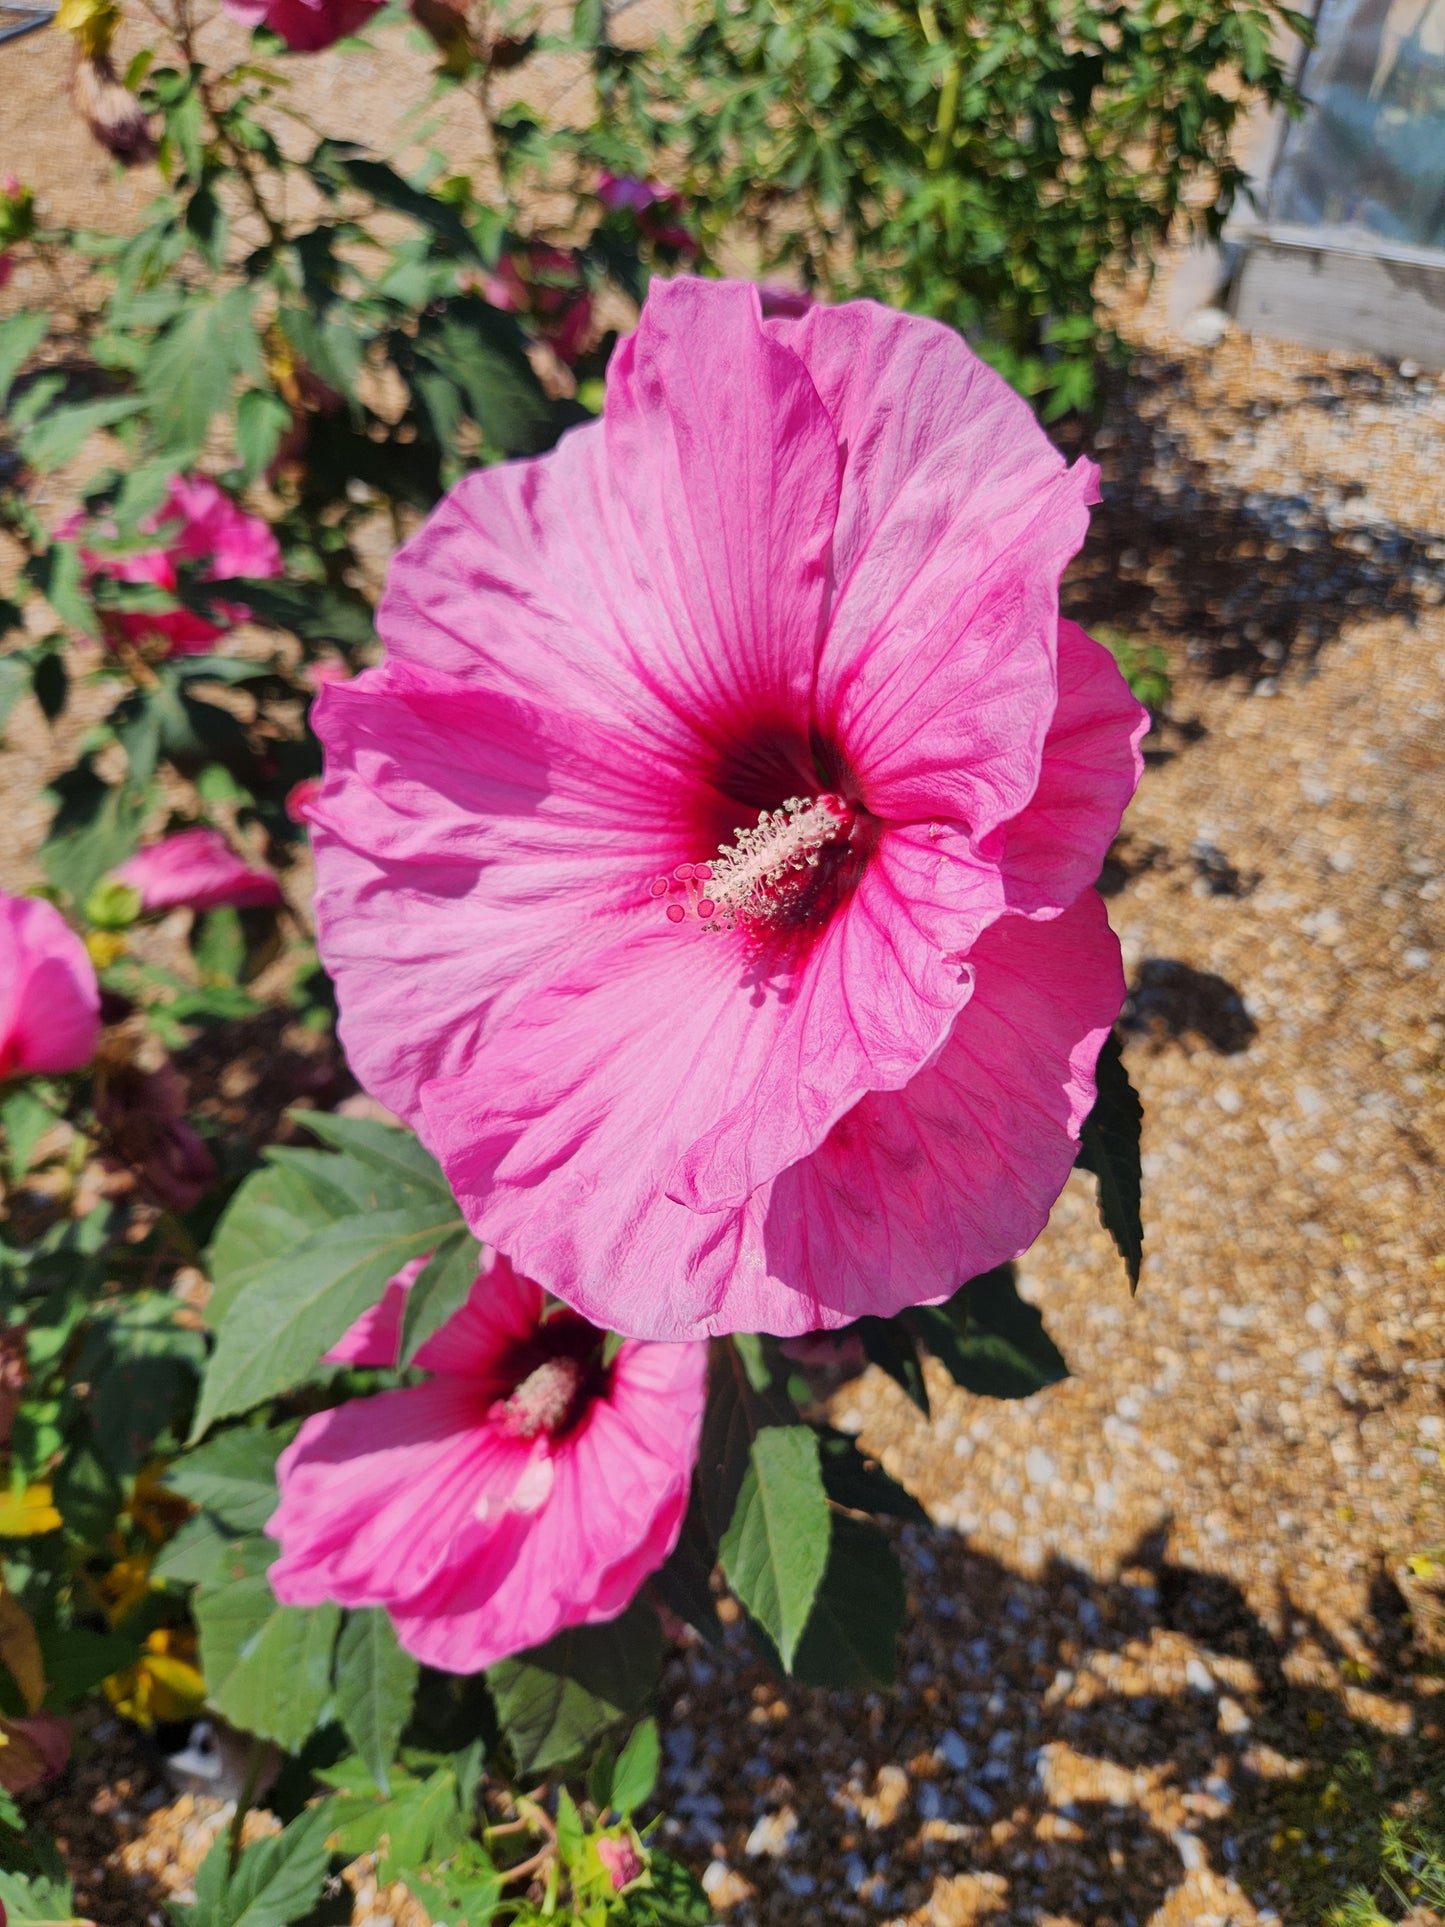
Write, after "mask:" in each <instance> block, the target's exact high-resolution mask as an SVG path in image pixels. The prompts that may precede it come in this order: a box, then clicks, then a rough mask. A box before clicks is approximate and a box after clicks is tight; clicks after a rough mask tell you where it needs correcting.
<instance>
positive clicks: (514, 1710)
mask: <svg viewBox="0 0 1445 1927" xmlns="http://www.w3.org/2000/svg"><path fill="white" fill-rule="evenodd" d="M661 1664H662V1632H661V1629H660V1627H659V1626H658V1623H657V1614H656V1613H655V1612H654V1611H653V1610H652V1608H651V1607H650V1606H648V1605H646V1604H645V1603H643V1602H642V1601H637V1600H635V1601H634V1602H633V1604H632V1605H630V1606H629V1607H628V1608H627V1611H626V1612H625V1613H623V1614H622V1615H621V1616H620V1617H619V1618H617V1619H613V1620H609V1621H608V1622H607V1623H606V1624H605V1625H600V1626H573V1627H570V1628H569V1629H568V1630H567V1631H566V1632H563V1633H558V1635H557V1637H556V1638H555V1639H551V1640H549V1641H548V1642H547V1644H546V1645H545V1646H538V1647H537V1648H535V1650H534V1651H532V1652H530V1653H524V1654H522V1655H521V1656H520V1657H519V1658H517V1659H504V1660H502V1661H500V1662H499V1663H498V1664H497V1665H495V1666H492V1667H490V1668H489V1669H488V1671H487V1684H488V1686H489V1687H490V1688H491V1693H492V1698H493V1700H494V1701H495V1702H496V1707H497V1718H498V1720H499V1721H500V1722H501V1726H502V1730H503V1732H504V1733H505V1734H506V1737H507V1741H508V1743H509V1745H510V1746H511V1749H512V1754H513V1758H514V1759H515V1760H516V1763H517V1771H518V1772H519V1773H522V1774H524V1775H527V1776H531V1775H533V1774H540V1773H547V1772H550V1771H551V1770H552V1768H554V1767H559V1766H565V1765H566V1764H567V1763H568V1762H569V1761H571V1760H574V1759H576V1758H577V1756H578V1755H579V1754H580V1753H583V1752H585V1751H586V1749H587V1748H588V1747H589V1746H591V1744H592V1743H593V1741H595V1740H596V1739H598V1738H599V1736H600V1735H601V1734H603V1733H605V1732H606V1731H607V1729H608V1728H609V1727H611V1726H616V1725H617V1724H619V1723H620V1722H621V1721H623V1720H627V1719H635V1718H636V1717H637V1715H638V1714H639V1713H640V1712H641V1711H642V1708H643V1706H644V1704H645V1703H646V1701H647V1699H648V1698H649V1696H650V1695H651V1693H652V1690H653V1688H654V1686H655V1685H656V1683H657V1676H658V1672H659V1670H660V1668H661Z"/></svg>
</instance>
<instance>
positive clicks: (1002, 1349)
mask: <svg viewBox="0 0 1445 1927" xmlns="http://www.w3.org/2000/svg"><path fill="white" fill-rule="evenodd" d="M907 1316H908V1318H909V1321H910V1323H912V1325H913V1327H914V1329H915V1330H916V1331H917V1333H918V1335H919V1337H920V1339H921V1340H922V1341H923V1343H924V1344H925V1345H926V1346H927V1347H928V1349H929V1351H931V1352H932V1353H933V1355H934V1357H935V1358H936V1359H937V1360H938V1362H939V1364H940V1365H942V1366H943V1368H944V1370H945V1371H947V1372H948V1374H949V1376H950V1377H951V1378H952V1379H953V1380H954V1382H955V1384H958V1385H962V1386H963V1388H964V1389H965V1391H969V1392H974V1393H976V1394H977V1395H978V1396H979V1397H981V1398H1030V1397H1032V1395H1033V1394H1034V1393H1035V1392H1041V1391H1042V1390H1043V1389H1044V1387H1045V1386H1046V1385H1057V1384H1058V1382H1059V1380H1060V1379H1064V1378H1067V1377H1068V1375H1069V1368H1068V1366H1067V1365H1066V1364H1065V1363H1064V1358H1063V1354H1062V1353H1061V1352H1060V1351H1059V1348H1058V1346H1057V1345H1055V1343H1054V1341H1053V1340H1052V1339H1051V1338H1050V1337H1049V1335H1048V1333H1047V1331H1045V1329H1044V1321H1043V1315H1042V1314H1041V1313H1040V1312H1039V1311H1038V1310H1036V1309H1035V1307H1034V1306H1033V1305H1030V1304H1029V1303H1028V1302H1027V1301H1026V1300H1025V1299H1023V1298H1020V1297H1019V1294H1018V1288H1017V1286H1016V1284H1015V1282H1014V1267H1013V1266H1012V1264H1007V1265H999V1266H997V1267H996V1268H995V1269H994V1270H993V1271H986V1272H984V1273H983V1274H982V1275H981V1276H980V1277H978V1278H975V1279H973V1280H972V1281H971V1282H970V1283H969V1284H966V1285H965V1286H964V1288H963V1290H962V1291H960V1292H957V1293H955V1294H954V1296H953V1297H952V1298H951V1299H950V1300H949V1302H948V1303H947V1305H919V1306H916V1307H915V1308H914V1309H913V1310H912V1311H911V1312H909V1313H908V1314H907Z"/></svg>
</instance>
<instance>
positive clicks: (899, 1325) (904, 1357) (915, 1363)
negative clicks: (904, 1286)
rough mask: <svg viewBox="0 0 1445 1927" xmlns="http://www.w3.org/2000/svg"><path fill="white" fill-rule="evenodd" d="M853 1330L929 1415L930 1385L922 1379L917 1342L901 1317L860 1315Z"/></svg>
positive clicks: (870, 1354) (873, 1359) (873, 1357)
mask: <svg viewBox="0 0 1445 1927" xmlns="http://www.w3.org/2000/svg"><path fill="white" fill-rule="evenodd" d="M853 1330H854V1331H855V1332H856V1333H857V1334H858V1337H859V1338H860V1339H861V1340H862V1344H863V1350H864V1351H865V1352H866V1353H867V1355H868V1358H869V1359H870V1360H871V1362H872V1363H873V1364H875V1365H876V1366H878V1368H879V1369H880V1371H885V1372H887V1374H888V1376H889V1377H890V1378H891V1379H892V1380H893V1381H894V1383H895V1384H896V1385H901V1386H902V1388H903V1390H904V1391H905V1392H906V1393H907V1394H908V1396H909V1398H911V1399H912V1400H913V1403H914V1404H915V1405H916V1406H917V1407H918V1409H919V1411H920V1412H922V1414H923V1416H924V1417H925V1418H927V1417H928V1387H927V1386H926V1385H925V1384H924V1382H923V1361H922V1359H920V1357H919V1356H918V1342H917V1340H916V1339H915V1338H914V1336H913V1333H912V1332H911V1331H909V1329H908V1327H907V1325H906V1324H905V1323H904V1322H903V1320H902V1319H901V1318H859V1319H858V1320H856V1321H855V1323H854V1325H853Z"/></svg>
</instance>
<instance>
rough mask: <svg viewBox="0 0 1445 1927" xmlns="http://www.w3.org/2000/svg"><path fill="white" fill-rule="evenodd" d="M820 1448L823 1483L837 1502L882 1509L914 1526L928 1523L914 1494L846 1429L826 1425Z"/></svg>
mask: <svg viewBox="0 0 1445 1927" xmlns="http://www.w3.org/2000/svg"><path fill="white" fill-rule="evenodd" d="M818 1450H819V1453H820V1455H821V1457H822V1464H823V1484H824V1486H825V1487H826V1489H827V1493H828V1497H829V1498H830V1499H831V1500H832V1501H833V1503H834V1505H841V1506H847V1507H848V1509H849V1510H850V1511H851V1512H881V1513H884V1514H885V1515H886V1516H887V1517H888V1518H890V1519H906V1520H907V1521H908V1523H909V1524H910V1525H918V1526H926V1525H927V1524H928V1514H927V1513H926V1512H925V1511H924V1509H923V1507H922V1506H921V1505H920V1504H919V1503H918V1501H917V1499H915V1498H914V1496H913V1494H912V1493H911V1492H907V1491H905V1490H904V1488H903V1487H902V1486H901V1485H899V1484H898V1482H897V1480H896V1479H890V1478H889V1476H888V1474H887V1473H886V1472H885V1471H884V1470H883V1468H882V1466H881V1465H878V1464H875V1462H874V1461H873V1460H872V1459H868V1458H865V1457H864V1456H863V1454H862V1453H861V1452H860V1451H859V1449H858V1447H857V1446H856V1445H855V1444H854V1442H853V1440H852V1439H851V1438H849V1436H848V1434H847V1433H846V1432H835V1431H833V1430H832V1428H831V1427H825V1428H823V1429H822V1430H821V1431H820V1433H819V1436H818Z"/></svg>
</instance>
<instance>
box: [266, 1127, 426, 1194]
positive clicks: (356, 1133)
mask: <svg viewBox="0 0 1445 1927" xmlns="http://www.w3.org/2000/svg"><path fill="white" fill-rule="evenodd" d="M288 1116H289V1117H290V1119H291V1121H292V1123H293V1124H299V1125H300V1126H301V1128H302V1129H303V1130H306V1131H309V1132H310V1133H311V1135H312V1136H313V1137H319V1138H320V1139H321V1141H322V1143H323V1144H329V1145H330V1146H331V1148H332V1150H334V1151H344V1152H345V1153H346V1154H347V1156H348V1157H352V1158H355V1159H356V1161H357V1162H358V1163H359V1164H369V1165H371V1166H372V1168H373V1169H374V1170H377V1171H379V1172H381V1173H382V1174H383V1175H384V1176H386V1177H388V1178H390V1179H391V1180H392V1181H393V1182H394V1183H396V1184H400V1185H401V1186H403V1188H404V1189H405V1190H406V1191H409V1192H415V1193H416V1194H417V1195H418V1196H419V1197H430V1198H436V1199H440V1200H441V1201H442V1202H443V1203H447V1204H450V1203H451V1202H452V1192H451V1186H450V1185H449V1184H448V1183H447V1181H446V1177H445V1175H444V1173H443V1171H442V1168H441V1166H440V1165H439V1164H438V1163H437V1161H436V1159H435V1158H434V1157H433V1156H432V1154H431V1152H430V1151H428V1150H427V1148H426V1146H425V1145H424V1144H423V1143H422V1142H421V1140H420V1138H418V1137H417V1136H416V1134H415V1133H414V1132H412V1131H406V1130H402V1129H401V1128H400V1127H399V1126H397V1125H395V1124H381V1123H378V1122H377V1120H376V1119H375V1118H370V1117H340V1116H338V1115H337V1114H336V1112H334V1111H299V1110H298V1111H291V1112H289V1113H288Z"/></svg>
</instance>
